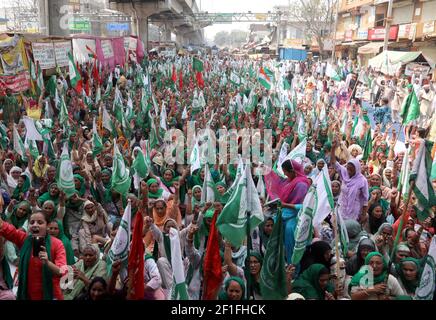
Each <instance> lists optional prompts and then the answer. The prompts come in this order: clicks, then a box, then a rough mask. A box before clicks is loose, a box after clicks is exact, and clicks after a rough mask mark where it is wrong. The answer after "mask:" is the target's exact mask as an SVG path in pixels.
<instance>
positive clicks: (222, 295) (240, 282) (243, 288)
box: [218, 277, 245, 300]
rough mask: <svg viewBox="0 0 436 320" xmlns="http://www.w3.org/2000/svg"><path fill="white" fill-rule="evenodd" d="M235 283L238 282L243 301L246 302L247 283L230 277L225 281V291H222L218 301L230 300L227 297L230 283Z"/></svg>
mask: <svg viewBox="0 0 436 320" xmlns="http://www.w3.org/2000/svg"><path fill="white" fill-rule="evenodd" d="M232 281H235V282H237V283H238V284H239V285H240V286H241V289H242V297H241V300H245V283H244V280H242V279H241V278H239V277H229V278H227V279H226V281H224V290H221V292H220V293H219V295H218V300H229V296H228V295H227V289H228V288H229V286H230V282H232Z"/></svg>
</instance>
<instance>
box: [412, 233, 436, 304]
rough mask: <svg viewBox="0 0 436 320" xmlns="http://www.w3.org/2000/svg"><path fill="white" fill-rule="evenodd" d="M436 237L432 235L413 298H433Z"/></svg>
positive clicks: (435, 279) (435, 281)
mask: <svg viewBox="0 0 436 320" xmlns="http://www.w3.org/2000/svg"><path fill="white" fill-rule="evenodd" d="M435 261H436V237H433V239H432V240H431V244H430V249H429V250H428V255H427V257H426V258H425V266H424V270H423V271H422V275H421V281H420V283H419V287H418V288H416V291H415V297H414V300H433V295H434V291H435V286H436V272H435V270H436V263H435Z"/></svg>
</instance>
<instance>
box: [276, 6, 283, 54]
mask: <svg viewBox="0 0 436 320" xmlns="http://www.w3.org/2000/svg"><path fill="white" fill-rule="evenodd" d="M281 17H282V13H281V11H280V10H278V11H277V32H276V33H277V34H276V36H277V50H276V54H277V57H278V56H279V49H280V23H281V20H282V19H281Z"/></svg>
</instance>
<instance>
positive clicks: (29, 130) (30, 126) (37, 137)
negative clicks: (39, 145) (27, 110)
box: [23, 116, 43, 141]
mask: <svg viewBox="0 0 436 320" xmlns="http://www.w3.org/2000/svg"><path fill="white" fill-rule="evenodd" d="M23 121H24V125H25V126H26V139H27V140H34V141H43V139H42V136H41V134H40V133H39V132H38V130H37V129H36V127H35V121H34V120H33V119H32V118H29V117H27V116H24V117H23Z"/></svg>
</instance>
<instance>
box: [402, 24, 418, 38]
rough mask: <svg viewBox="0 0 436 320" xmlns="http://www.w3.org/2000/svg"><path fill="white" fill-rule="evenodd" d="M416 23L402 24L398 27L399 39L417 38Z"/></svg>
mask: <svg viewBox="0 0 436 320" xmlns="http://www.w3.org/2000/svg"><path fill="white" fill-rule="evenodd" d="M415 32H416V23H408V24H402V25H400V26H399V28H398V39H409V40H413V38H415Z"/></svg>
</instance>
